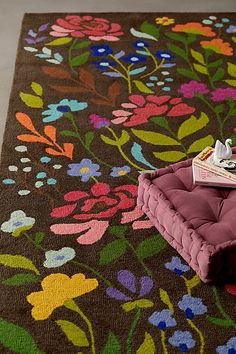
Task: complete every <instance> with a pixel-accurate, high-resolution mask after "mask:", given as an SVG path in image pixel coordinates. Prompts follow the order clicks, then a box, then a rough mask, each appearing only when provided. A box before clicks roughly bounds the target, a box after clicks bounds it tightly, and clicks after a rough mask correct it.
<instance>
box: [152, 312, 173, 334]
mask: <svg viewBox="0 0 236 354" xmlns="http://www.w3.org/2000/svg"><path fill="white" fill-rule="evenodd" d="M148 322H150V323H151V324H152V325H153V326H156V327H157V328H158V329H159V330H161V331H165V330H166V328H168V327H174V326H176V321H175V319H174V318H173V317H172V313H171V312H170V310H167V309H165V310H162V311H161V312H157V311H155V312H153V314H152V315H151V316H150V317H149V319H148Z"/></svg>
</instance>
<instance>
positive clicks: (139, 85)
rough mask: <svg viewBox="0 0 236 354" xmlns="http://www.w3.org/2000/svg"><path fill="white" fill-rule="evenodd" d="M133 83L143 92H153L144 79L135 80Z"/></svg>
mask: <svg viewBox="0 0 236 354" xmlns="http://www.w3.org/2000/svg"><path fill="white" fill-rule="evenodd" d="M133 83H134V84H135V86H136V87H137V89H138V90H139V91H140V92H142V93H153V91H152V90H151V89H150V88H148V87H147V86H146V85H145V84H144V83H143V82H142V81H140V80H133Z"/></svg>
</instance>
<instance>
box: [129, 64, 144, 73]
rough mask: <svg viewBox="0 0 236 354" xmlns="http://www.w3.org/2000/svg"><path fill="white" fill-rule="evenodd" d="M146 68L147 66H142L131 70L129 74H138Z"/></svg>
mask: <svg viewBox="0 0 236 354" xmlns="http://www.w3.org/2000/svg"><path fill="white" fill-rule="evenodd" d="M146 69H147V67H146V66H142V67H141V68H137V69H134V70H131V71H130V72H129V74H130V75H137V74H140V73H143V72H144V71H145V70H146Z"/></svg>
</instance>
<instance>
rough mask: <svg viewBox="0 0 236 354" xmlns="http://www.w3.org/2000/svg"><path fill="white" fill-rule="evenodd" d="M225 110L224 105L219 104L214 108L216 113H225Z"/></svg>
mask: <svg viewBox="0 0 236 354" xmlns="http://www.w3.org/2000/svg"><path fill="white" fill-rule="evenodd" d="M224 109H225V106H224V104H218V105H217V106H215V107H214V111H215V112H216V113H221V112H223V110H224Z"/></svg>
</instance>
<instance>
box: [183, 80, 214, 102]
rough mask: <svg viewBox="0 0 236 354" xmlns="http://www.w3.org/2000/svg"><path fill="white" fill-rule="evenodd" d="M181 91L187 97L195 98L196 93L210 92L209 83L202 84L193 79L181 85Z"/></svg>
mask: <svg viewBox="0 0 236 354" xmlns="http://www.w3.org/2000/svg"><path fill="white" fill-rule="evenodd" d="M179 92H181V93H182V94H183V96H184V97H185V98H193V97H194V96H195V93H201V94H204V93H208V92H209V90H208V88H207V85H205V84H201V83H200V82H198V81H195V80H191V81H189V83H187V84H183V85H181V86H180V89H179Z"/></svg>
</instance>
